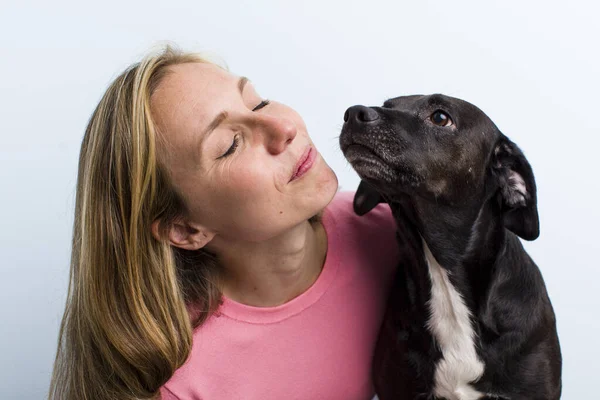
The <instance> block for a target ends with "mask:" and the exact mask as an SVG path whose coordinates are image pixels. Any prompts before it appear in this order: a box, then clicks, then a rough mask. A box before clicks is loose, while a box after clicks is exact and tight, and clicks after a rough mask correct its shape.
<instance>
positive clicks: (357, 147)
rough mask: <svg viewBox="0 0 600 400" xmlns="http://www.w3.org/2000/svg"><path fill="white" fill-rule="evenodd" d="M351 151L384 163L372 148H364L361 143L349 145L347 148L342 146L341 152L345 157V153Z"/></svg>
mask: <svg viewBox="0 0 600 400" xmlns="http://www.w3.org/2000/svg"><path fill="white" fill-rule="evenodd" d="M352 150H357V151H360V152H362V153H368V154H370V155H372V156H374V157H376V158H377V159H378V160H380V161H382V162H385V161H384V160H383V159H382V158H381V156H379V154H377V153H376V152H375V151H374V150H373V149H372V148H370V147H369V146H365V145H364V144H361V143H350V144H348V145H347V146H344V148H343V149H342V152H343V153H344V155H346V153H348V151H352Z"/></svg>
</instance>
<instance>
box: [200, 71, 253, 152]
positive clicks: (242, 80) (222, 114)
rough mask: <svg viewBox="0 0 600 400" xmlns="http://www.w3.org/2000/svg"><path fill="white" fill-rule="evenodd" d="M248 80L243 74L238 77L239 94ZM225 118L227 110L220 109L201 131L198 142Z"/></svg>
mask: <svg viewBox="0 0 600 400" xmlns="http://www.w3.org/2000/svg"><path fill="white" fill-rule="evenodd" d="M249 81H250V80H249V79H248V78H246V77H245V76H242V77H240V79H239V80H238V84H237V87H238V90H239V92H240V96H241V95H242V93H243V92H244V86H246V84H247V83H248V82H249ZM225 118H227V111H221V112H220V113H219V114H217V116H216V117H215V118H214V119H213V120H212V121H211V123H210V124H208V126H207V127H206V129H205V130H204V132H203V133H202V139H200V142H203V141H204V140H205V139H206V138H207V137H208V135H210V134H211V133H212V132H213V131H214V130H215V129H217V127H218V126H219V125H220V124H221V122H223V121H224V120H225Z"/></svg>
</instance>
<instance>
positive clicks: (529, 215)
mask: <svg viewBox="0 0 600 400" xmlns="http://www.w3.org/2000/svg"><path fill="white" fill-rule="evenodd" d="M492 174H493V176H494V178H495V179H496V182H497V184H498V187H499V196H500V201H501V202H502V209H503V219H504V227H505V228H506V229H508V230H510V231H512V232H513V233H515V234H516V235H518V236H520V237H521V238H523V239H525V240H535V239H537V237H538V236H539V234H540V222H539V216H538V211H537V194H536V187H535V179H534V177H533V170H532V169H531V166H530V165H529V162H528V161H527V159H526V158H525V156H524V155H523V152H522V151H521V149H519V147H518V146H517V145H516V144H514V143H513V142H511V141H510V140H509V139H508V138H507V137H506V136H504V135H502V137H501V139H500V140H499V141H498V143H496V147H495V148H494V154H493V155H492Z"/></svg>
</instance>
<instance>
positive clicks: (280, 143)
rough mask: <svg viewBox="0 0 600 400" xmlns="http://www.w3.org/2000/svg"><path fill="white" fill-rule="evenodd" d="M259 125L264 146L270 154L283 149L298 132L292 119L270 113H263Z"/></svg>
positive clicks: (277, 152)
mask: <svg viewBox="0 0 600 400" xmlns="http://www.w3.org/2000/svg"><path fill="white" fill-rule="evenodd" d="M260 127H261V131H262V132H263V137H264V142H265V146H266V148H267V150H268V151H269V153H271V154H279V153H281V152H282V151H284V150H285V149H286V147H287V146H288V145H289V144H290V143H292V142H293V141H294V138H295V137H296V133H298V129H297V128H296V125H295V124H294V122H293V121H292V120H290V119H287V118H281V117H276V116H272V115H263V116H262V118H261V124H260Z"/></svg>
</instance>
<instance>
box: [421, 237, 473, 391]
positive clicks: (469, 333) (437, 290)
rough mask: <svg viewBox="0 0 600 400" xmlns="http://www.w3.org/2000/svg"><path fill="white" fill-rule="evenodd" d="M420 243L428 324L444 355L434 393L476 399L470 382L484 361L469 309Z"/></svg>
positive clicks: (427, 248) (436, 372)
mask: <svg viewBox="0 0 600 400" xmlns="http://www.w3.org/2000/svg"><path fill="white" fill-rule="evenodd" d="M423 247H424V250H425V259H426V261H427V265H428V267H429V276H430V278H431V299H430V300H429V304H428V306H429V310H430V313H431V315H430V318H429V320H428V322H427V328H428V329H429V331H430V332H431V333H432V335H433V336H434V337H435V340H436V341H437V343H438V344H439V346H440V349H441V351H442V355H443V356H442V358H441V359H440V360H439V361H438V363H437V365H436V367H435V373H434V394H435V395H436V396H437V397H442V398H445V399H448V400H476V399H479V398H480V397H482V396H483V393H480V392H478V391H477V390H475V389H474V388H473V387H472V386H471V385H470V382H474V381H476V380H477V379H479V378H480V377H481V376H482V375H483V370H484V364H483V362H482V361H481V360H480V359H479V357H478V356H477V352H476V350H475V339H476V336H475V331H474V330H473V327H472V325H471V320H470V318H471V315H470V311H469V309H468V308H467V306H466V305H465V303H464V301H463V299H462V297H461V295H460V293H458V291H457V290H456V289H455V288H454V286H453V285H452V283H451V282H450V280H449V279H448V272H447V271H446V270H445V269H444V268H442V267H441V266H440V264H439V263H438V262H437V260H436V259H435V257H434V256H433V254H431V251H430V250H429V247H428V246H427V244H426V243H425V242H423Z"/></svg>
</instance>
